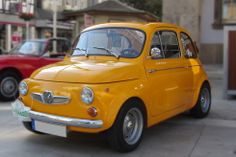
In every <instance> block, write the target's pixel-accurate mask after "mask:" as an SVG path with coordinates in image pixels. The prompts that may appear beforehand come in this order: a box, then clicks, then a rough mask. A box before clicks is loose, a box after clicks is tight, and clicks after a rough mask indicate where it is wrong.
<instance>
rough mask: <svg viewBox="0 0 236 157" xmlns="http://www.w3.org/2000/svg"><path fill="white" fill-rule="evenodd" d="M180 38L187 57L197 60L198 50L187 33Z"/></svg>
mask: <svg viewBox="0 0 236 157" xmlns="http://www.w3.org/2000/svg"><path fill="white" fill-rule="evenodd" d="M180 36H181V42H182V45H183V48H184V51H185V52H184V53H185V55H186V56H187V57H188V58H196V57H197V53H196V50H195V48H194V45H193V42H192V40H191V38H190V37H189V36H188V35H187V34H185V33H181V34H180Z"/></svg>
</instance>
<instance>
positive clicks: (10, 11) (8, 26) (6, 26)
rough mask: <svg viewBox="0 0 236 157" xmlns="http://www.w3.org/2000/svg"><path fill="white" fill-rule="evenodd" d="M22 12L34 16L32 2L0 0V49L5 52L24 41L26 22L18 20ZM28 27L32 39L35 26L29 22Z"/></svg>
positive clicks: (28, 0)
mask: <svg viewBox="0 0 236 157" xmlns="http://www.w3.org/2000/svg"><path fill="white" fill-rule="evenodd" d="M26 4H28V6H29V7H28V8H26ZM24 11H27V12H29V13H31V14H34V0H0V47H2V48H3V49H5V50H7V51H9V50H10V49H11V48H12V47H14V46H15V45H17V44H18V43H20V42H21V41H22V40H23V39H25V36H26V33H25V32H26V31H25V26H26V22H25V21H24V20H23V19H21V18H19V13H21V12H24ZM29 25H30V28H29V30H30V35H31V36H30V37H31V38H34V35H35V24H34V22H33V21H31V22H30V24H29Z"/></svg>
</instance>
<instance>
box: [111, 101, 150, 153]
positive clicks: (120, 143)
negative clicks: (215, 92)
mask: <svg viewBox="0 0 236 157" xmlns="http://www.w3.org/2000/svg"><path fill="white" fill-rule="evenodd" d="M145 111H146V110H145V108H144V106H143V105H142V103H140V102H138V101H135V100H134V101H133V100H131V101H127V102H126V103H125V104H124V106H123V107H122V108H121V110H120V111H119V113H118V116H117V118H116V120H115V123H114V124H113V126H112V127H111V128H110V129H109V130H108V132H107V139H108V143H109V144H110V146H111V147H112V148H113V149H115V150H117V151H119V152H130V151H133V150H134V149H136V148H137V147H138V146H139V144H140V142H141V140H142V137H143V131H144V128H145V127H146V112H145ZM132 112H134V113H133V114H135V112H137V115H140V117H141V118H137V119H139V120H138V121H136V122H137V123H133V121H132V122H131V124H129V121H128V122H127V116H128V114H131V113H132ZM139 113H141V114H139ZM134 117H135V116H133V118H132V120H134V119H135V118H134ZM137 117H139V116H137ZM125 118H126V121H125ZM130 119H131V118H130ZM130 121H131V120H130ZM141 121H142V122H141ZM125 122H126V123H125ZM138 123H139V124H140V125H139V124H138ZM141 123H142V125H141ZM125 124H128V125H127V126H126V127H125V130H126V131H127V130H128V126H131V127H133V129H132V131H131V132H132V133H131V134H132V135H134V134H135V133H134V132H135V130H136V131H137V130H139V131H138V133H137V136H136V138H134V139H133V141H132V138H131V137H135V136H131V137H130V139H131V140H130V141H129V142H127V139H128V137H127V139H126V138H125V137H124V136H125V135H124V134H125V133H124V128H123V127H124V126H125ZM133 124H134V126H132V125H133ZM137 126H140V127H137ZM134 128H140V129H134ZM133 133H134V134H133ZM132 142H133V143H132Z"/></svg>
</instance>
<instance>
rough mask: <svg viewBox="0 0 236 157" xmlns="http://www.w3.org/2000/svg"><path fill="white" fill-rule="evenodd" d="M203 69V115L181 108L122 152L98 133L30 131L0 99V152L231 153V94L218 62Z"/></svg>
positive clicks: (40, 155) (197, 156) (235, 102)
mask: <svg viewBox="0 0 236 157" xmlns="http://www.w3.org/2000/svg"><path fill="white" fill-rule="evenodd" d="M206 69H207V71H208V73H209V75H210V79H211V84H212V90H213V91H212V94H213V102H212V111H211V113H210V115H209V117H208V118H206V119H203V120H196V119H193V118H192V117H190V116H189V115H188V113H185V114H183V115H180V116H177V117H175V118H173V119H170V120H168V121H166V122H163V123H161V124H159V125H156V126H154V127H152V128H149V129H147V130H146V132H145V136H144V139H143V141H142V143H141V145H140V147H139V148H138V149H137V150H136V151H134V152H131V153H128V154H120V153H117V152H114V151H112V150H111V149H110V148H109V146H108V144H107V143H106V140H105V139H104V137H103V136H101V135H88V134H75V133H72V134H70V135H69V138H67V139H65V138H60V137H55V136H49V135H35V134H32V133H30V132H28V131H26V130H25V129H24V128H23V126H22V125H21V124H20V122H18V121H17V120H16V118H14V117H13V116H12V114H11V112H10V103H1V104H0V157H14V156H17V157H54V156H57V157H62V156H65V157H67V156H70V157H73V156H80V157H83V156H85V157H93V156H101V157H106V156H109V157H110V156H129V157H141V156H143V157H149V156H150V157H162V156H166V157H172V156H173V157H190V156H191V157H231V156H232V157H234V156H235V157H236V114H235V113H236V99H231V100H223V99H222V92H221V89H222V77H223V73H222V70H221V67H220V66H219V67H215V66H207V67H206Z"/></svg>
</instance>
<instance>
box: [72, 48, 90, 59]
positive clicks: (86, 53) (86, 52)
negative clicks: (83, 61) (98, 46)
mask: <svg viewBox="0 0 236 157" xmlns="http://www.w3.org/2000/svg"><path fill="white" fill-rule="evenodd" d="M72 50H73V51H74V50H79V51H83V52H84V53H85V56H86V57H88V55H89V54H88V51H87V50H86V49H82V48H79V47H76V48H73V49H72Z"/></svg>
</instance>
